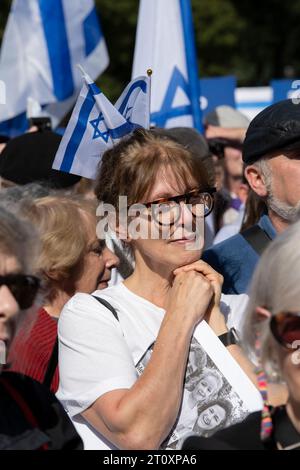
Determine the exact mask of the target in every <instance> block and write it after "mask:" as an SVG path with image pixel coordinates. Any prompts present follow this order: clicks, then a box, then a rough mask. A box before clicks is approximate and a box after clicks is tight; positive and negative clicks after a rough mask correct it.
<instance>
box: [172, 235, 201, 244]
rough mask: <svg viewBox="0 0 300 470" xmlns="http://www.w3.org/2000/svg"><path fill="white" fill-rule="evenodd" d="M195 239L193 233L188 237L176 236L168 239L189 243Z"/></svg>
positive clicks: (174, 241) (173, 241)
mask: <svg viewBox="0 0 300 470" xmlns="http://www.w3.org/2000/svg"><path fill="white" fill-rule="evenodd" d="M194 241H195V235H193V236H190V237H182V238H176V239H175V240H170V243H191V242H194Z"/></svg>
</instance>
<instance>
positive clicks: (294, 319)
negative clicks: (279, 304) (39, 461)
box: [270, 312, 300, 349]
mask: <svg viewBox="0 0 300 470" xmlns="http://www.w3.org/2000/svg"><path fill="white" fill-rule="evenodd" d="M270 328H271V331H272V334H273V336H274V338H275V339H276V340H277V342H278V343H279V344H281V346H283V347H284V348H287V349H290V348H291V347H293V343H294V342H295V341H299V343H300V313H291V312H284V313H278V314H277V315H274V316H273V317H272V318H271V321H270ZM298 347H299V346H298Z"/></svg>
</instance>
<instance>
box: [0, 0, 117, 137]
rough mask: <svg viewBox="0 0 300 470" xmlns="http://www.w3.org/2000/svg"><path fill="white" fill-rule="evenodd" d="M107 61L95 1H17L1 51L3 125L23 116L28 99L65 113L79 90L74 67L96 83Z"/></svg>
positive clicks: (78, 76) (10, 16) (79, 78)
mask: <svg viewBox="0 0 300 470" xmlns="http://www.w3.org/2000/svg"><path fill="white" fill-rule="evenodd" d="M108 62H109V59H108V54H107V49H106V44H105V40H104V37H103V34H102V31H101V27H100V23H99V20H98V15H97V12H96V10H95V5H94V0H84V2H83V1H82V0H72V1H70V0H26V1H24V0H14V1H13V3H12V7H11V12H10V15H9V18H8V22H7V26H6V30H5V33H4V37H3V41H2V47H1V56H0V80H1V81H2V82H3V83H4V84H5V87H6V104H5V106H1V107H0V123H1V122H3V121H7V120H10V119H12V118H15V117H16V116H18V117H20V116H21V115H22V113H24V112H25V110H26V106H27V98H28V97H30V98H32V99H33V100H35V101H36V102H38V103H39V104H40V105H41V106H43V105H48V104H50V103H52V107H53V104H55V103H59V104H60V105H61V106H60V110H61V114H62V115H63V112H64V111H67V109H66V107H68V106H69V108H70V107H71V106H72V104H73V103H74V101H75V100H76V96H77V94H78V90H79V89H80V86H81V77H80V74H79V73H78V71H77V69H76V64H77V63H81V64H82V65H83V66H84V67H85V70H86V71H87V72H88V73H89V75H90V76H91V77H92V79H94V80H95V79H96V78H97V77H98V76H99V75H100V74H101V73H102V72H103V71H104V70H105V68H106V67H107V65H108ZM68 100H69V101H68ZM64 105H65V106H64ZM53 111H54V114H55V110H53ZM58 114H59V112H58ZM62 115H61V116H60V117H62ZM2 128H3V126H2ZM4 128H5V126H4Z"/></svg>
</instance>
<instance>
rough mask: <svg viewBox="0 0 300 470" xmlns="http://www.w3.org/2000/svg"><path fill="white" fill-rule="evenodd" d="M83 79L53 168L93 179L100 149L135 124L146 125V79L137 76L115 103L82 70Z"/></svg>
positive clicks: (148, 103)
mask: <svg viewBox="0 0 300 470" xmlns="http://www.w3.org/2000/svg"><path fill="white" fill-rule="evenodd" d="M83 78H84V83H83V87H82V89H81V92H80V95H79V97H78V100H77V103H76V106H75V108H74V111H73V114H72V116H71V119H70V122H69V124H68V127H67V129H66V131H65V133H64V136H63V139H62V141H61V143H60V146H59V149H58V151H57V154H56V156H55V160H54V163H53V168H54V169H56V170H61V171H65V172H67V173H73V174H75V175H80V176H84V177H86V178H91V179H94V178H95V177H96V174H97V169H98V165H99V162H100V160H101V157H102V155H103V153H104V152H105V151H106V150H107V149H109V148H111V147H112V146H113V145H114V144H116V143H117V142H118V141H119V140H120V139H121V138H122V137H124V136H125V135H128V134H130V133H131V132H133V130H134V129H136V128H138V127H143V128H145V129H148V128H149V119H150V99H149V96H150V82H149V78H148V77H138V78H137V79H135V80H133V81H132V82H130V83H129V85H127V87H126V88H125V90H124V91H123V93H122V95H121V96H120V98H119V99H118V101H117V103H116V104H115V106H114V105H113V104H112V103H111V102H110V101H109V100H108V99H107V98H106V96H105V95H104V94H103V93H102V92H101V90H100V89H99V88H98V87H97V86H96V85H95V83H94V82H93V80H92V79H91V78H90V77H89V76H88V75H87V74H86V73H84V75H83Z"/></svg>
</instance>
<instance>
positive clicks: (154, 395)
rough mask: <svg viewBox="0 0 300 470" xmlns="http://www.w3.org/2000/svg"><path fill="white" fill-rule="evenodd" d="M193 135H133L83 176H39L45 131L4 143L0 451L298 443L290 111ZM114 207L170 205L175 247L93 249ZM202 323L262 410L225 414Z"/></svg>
mask: <svg viewBox="0 0 300 470" xmlns="http://www.w3.org/2000/svg"><path fill="white" fill-rule="evenodd" d="M204 125H205V132H204V135H201V134H199V133H198V132H197V131H196V130H194V129H189V128H173V129H151V130H149V131H142V130H138V131H135V132H134V133H133V134H132V136H131V137H130V138H126V139H124V140H123V141H121V142H120V143H119V144H117V145H116V146H115V147H114V148H112V149H111V150H108V151H106V153H105V154H104V156H103V158H102V162H101V164H100V166H99V172H98V176H97V179H96V180H95V181H91V180H87V179H84V178H80V177H78V176H75V175H71V174H67V173H63V172H59V171H56V170H53V169H52V162H53V160H54V157H55V154H56V151H57V149H58V146H59V143H60V140H61V137H60V136H59V135H57V134H56V133H55V132H53V131H50V130H40V129H36V128H33V129H29V131H28V132H27V133H26V134H24V135H21V136H19V137H16V138H13V139H11V140H9V139H8V138H7V137H6V136H1V138H0V139H1V140H0V142H1V143H0V184H1V188H0V340H1V341H0V343H1V348H2V350H1V351H0V352H1V354H0V357H2V358H3V356H4V353H5V361H3V362H5V364H3V365H2V371H1V375H0V409H1V422H0V449H43V450H45V449H81V448H83V447H84V448H85V449H103V448H109V449H116V448H118V449H158V448H167V449H168V448H170V449H172V448H173V449H178V448H181V447H182V445H183V448H186V449H205V448H213V449H217V448H226V449H239V448H240V449H245V448H251V449H252V448H254V449H288V448H289V449H296V448H299V447H300V392H299V390H300V369H299V367H300V365H299V364H300V360H298V359H299V358H298V356H297V348H299V345H300V314H299V301H300V288H299V277H300V263H299V262H300V250H299V242H298V240H299V234H300V225H299V224H300V222H297V220H298V219H299V217H300V214H299V210H298V209H299V208H300V158H299V155H300V139H299V135H300V134H299V131H300V112H299V110H298V105H295V104H293V103H292V101H291V100H285V101H282V102H280V103H277V104H275V105H273V106H271V107H269V108H267V109H266V110H264V111H263V112H262V113H260V114H259V115H258V116H257V117H256V118H255V119H254V120H253V121H252V122H251V123H249V122H248V120H247V118H246V117H245V116H243V115H242V114H241V113H239V112H238V111H236V110H234V109H232V108H230V107H227V106H221V107H218V108H216V109H215V110H214V111H213V112H212V113H210V114H209V115H207V117H206V119H205V123H204ZM204 194H205V198H206V199H205V204H206V205H205V208H204V214H203V217H204V219H205V246H204V248H203V249H198V250H191V251H190V250H186V248H187V245H188V243H189V242H190V240H188V238H187V235H188V234H186V233H182V232H180V228H182V226H183V225H184V221H185V218H188V217H191V218H192V217H193V214H192V215H191V214H188V213H186V212H185V209H183V208H182V202H186V201H189V200H191V198H194V199H195V201H196V202H197V203H201V202H203V201H204V196H203V195H204ZM119 195H126V196H127V197H128V201H129V204H134V203H140V202H143V203H150V202H153V201H154V202H156V201H159V203H160V204H162V203H163V204H165V207H166V208H167V210H168V211H169V210H172V207H173V206H172V204H174V200H172V197H173V198H174V197H177V200H176V201H175V202H176V203H178V205H179V206H180V207H181V209H180V216H179V220H178V221H177V220H176V223H174V224H173V225H172V228H173V232H172V240H171V241H170V240H163V239H159V240H151V238H149V239H147V240H142V239H130V238H127V239H126V240H125V242H124V241H123V242H121V241H119V240H115V239H113V237H110V236H109V235H107V237H106V239H99V238H98V237H97V230H96V227H97V222H98V219H97V216H96V208H97V204H99V203H100V202H105V203H109V204H112V205H113V206H114V207H116V210H117V211H118V210H119V207H118V196H119ZM187 195H188V196H187ZM179 196H182V197H181V198H180V197H179ZM187 198H188V199H187ZM192 200H193V199H192ZM160 201H162V202H160ZM170 208H171V209H170ZM149 214H150V215H149ZM149 214H148V218H147V223H148V224H149V227H150V226H151V224H155V220H153V217H152V218H151V213H150V212H149ZM162 225H163V222H161V221H160V227H161V226H162ZM114 229H115V231H116V232H117V233H118V231H119V230H121V227H117V226H116V227H114ZM273 239H275V240H274V241H272V240H273ZM298 259H299V261H298ZM298 269H299V271H298ZM250 286H251V288H250ZM203 319H205V320H206V321H207V323H208V324H209V326H210V327H211V329H212V330H213V332H214V335H215V336H216V337H218V338H219V340H220V341H221V342H222V343H223V345H224V347H226V349H227V350H228V352H229V353H230V355H231V358H232V359H233V360H234V361H235V362H237V363H238V365H239V367H240V370H241V381H245V383H246V382H247V380H249V381H250V382H251V386H253V394H255V391H256V389H257V390H259V391H260V393H261V395H262V411H260V410H258V411H256V412H254V413H251V414H249V413H248V414H247V413H245V414H244V415H243V419H242V418H241V416H242V415H241V414H240V415H239V419H233V417H234V416H235V415H237V414H238V412H237V409H236V410H235V411H234V410H233V408H234V407H235V406H236V405H234V404H233V402H231V401H230V399H228V398H227V400H226V399H225V398H226V396H225V395H226V393H225V390H228V388H227V389H226V387H225V385H224V379H222V377H220V374H219V373H218V371H217V372H215V371H214V369H213V366H212V365H211V364H210V363H209V361H208V362H207V360H206V359H203V358H202V359H199V358H198V359H197V361H198V362H197V361H195V359H194V356H193V355H195V357H196V353H195V350H196V349H197V347H198V346H197V345H196V346H195V344H194V342H195V338H194V336H193V334H194V330H195V327H196V326H197V325H198V324H199V322H201V321H202V320H203ZM234 335H236V337H233V336H234ZM294 343H295V344H294ZM192 345H194V346H193V347H192ZM3 351H4V353H3ZM197 354H198V353H197ZM199 354H200V356H201V354H202V353H199ZM200 356H199V357H200ZM193 361H194V363H195V364H194V366H193ZM199 364H200V365H199ZM0 367H1V366H0ZM193 382H194V384H195V385H194V388H191V383H193ZM247 383H248V382H247ZM249 386H250V385H249ZM196 389H197V392H198V395H197V393H195V391H196ZM221 391H222V393H223V395H222V393H221ZM55 394H56V397H55ZM208 398H210V401H205V400H207V399H208ZM217 398H218V400H217ZM205 403H208V404H209V405H207V406H206V405H205ZM222 404H223V405H222ZM200 405H201V406H200ZM196 410H197V411H196ZM2 436H3V437H2ZM186 437H188V439H186Z"/></svg>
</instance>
